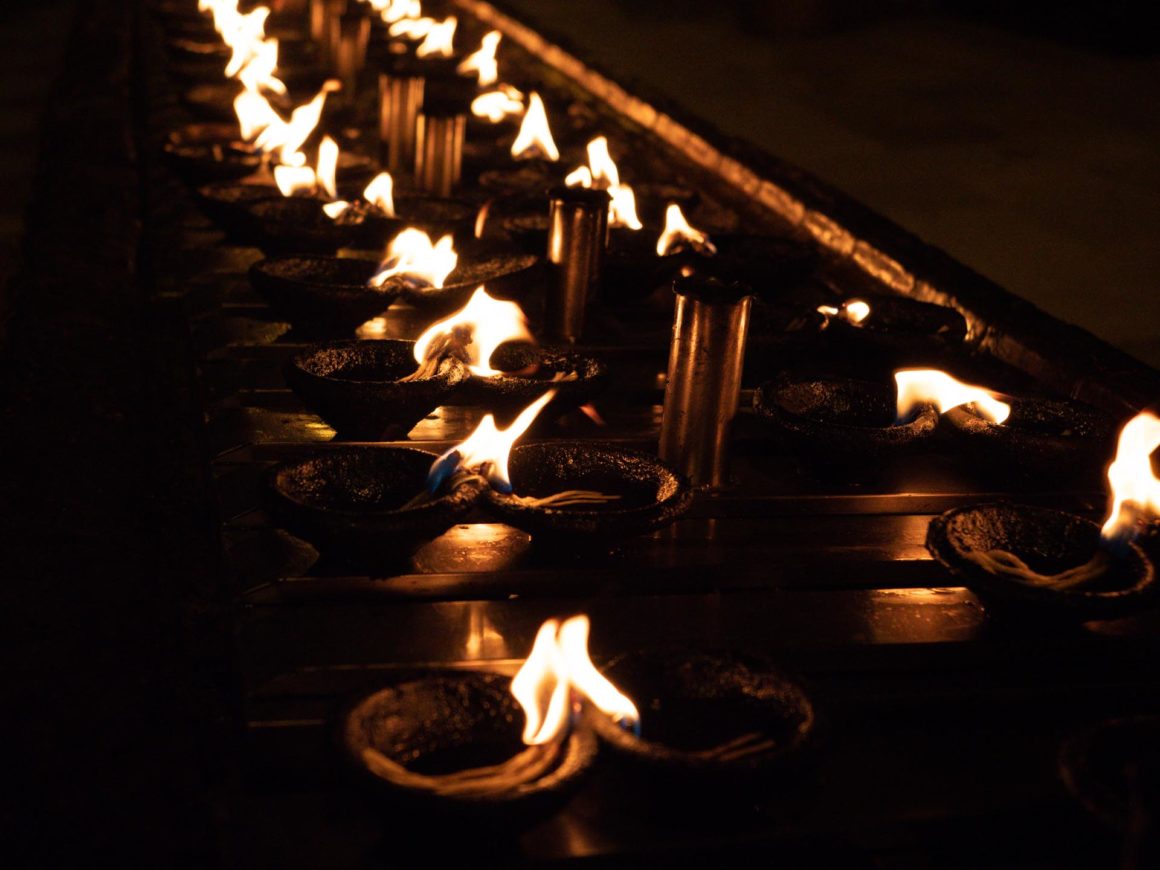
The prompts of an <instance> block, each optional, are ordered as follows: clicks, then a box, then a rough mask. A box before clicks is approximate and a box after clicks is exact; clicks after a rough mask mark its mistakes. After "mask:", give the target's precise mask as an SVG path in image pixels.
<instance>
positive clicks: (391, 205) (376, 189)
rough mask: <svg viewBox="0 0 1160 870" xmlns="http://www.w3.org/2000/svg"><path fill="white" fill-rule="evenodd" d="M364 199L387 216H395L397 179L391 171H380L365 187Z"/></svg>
mask: <svg viewBox="0 0 1160 870" xmlns="http://www.w3.org/2000/svg"><path fill="white" fill-rule="evenodd" d="M363 199H364V200H366V202H367V204H368V205H373V206H374V207H375V208H377V209H378V210H379V211H381V212H382V213H383V214H385V215H386V216H387V217H394V216H395V181H394V179H393V178H391V173H389V172H380V173H379V174H378V175H376V176H375V177H374V178H373V179H371V183H370V184H368V185H367V186H366V187H365V188H364V189H363Z"/></svg>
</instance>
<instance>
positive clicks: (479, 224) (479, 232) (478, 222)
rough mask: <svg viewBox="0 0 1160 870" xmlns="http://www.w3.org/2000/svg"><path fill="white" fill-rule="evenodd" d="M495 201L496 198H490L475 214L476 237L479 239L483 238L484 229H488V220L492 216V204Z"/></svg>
mask: <svg viewBox="0 0 1160 870" xmlns="http://www.w3.org/2000/svg"><path fill="white" fill-rule="evenodd" d="M493 202H495V200H494V199H489V200H488V201H487V202H485V203H484V204H483V205H481V206H480V207H479V211H478V212H477V213H476V215H475V237H476V238H477V239H482V238H483V231H484V230H485V229H487V221H488V218H490V217H491V204H492V203H493Z"/></svg>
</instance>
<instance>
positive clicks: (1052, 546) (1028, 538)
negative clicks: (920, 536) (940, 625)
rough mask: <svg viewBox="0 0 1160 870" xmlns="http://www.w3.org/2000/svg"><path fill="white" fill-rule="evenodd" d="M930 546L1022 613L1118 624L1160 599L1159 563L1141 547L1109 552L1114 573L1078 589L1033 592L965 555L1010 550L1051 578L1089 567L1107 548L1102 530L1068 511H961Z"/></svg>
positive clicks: (984, 507)
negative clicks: (1158, 589) (1158, 595)
mask: <svg viewBox="0 0 1160 870" xmlns="http://www.w3.org/2000/svg"><path fill="white" fill-rule="evenodd" d="M926 547H927V549H928V550H929V551H930V553H931V555H932V556H934V558H935V559H936V560H938V562H940V563H941V564H942V565H943V567H945V568H946V569H947V570H948V571H950V572H951V573H952V574H953V575H954V576H955V577H956V579H958V580H960V581H961V582H963V583H964V584H966V585H967V586H969V587H970V588H971V589H972V590H973V591H975V592H976V593H977V594H978V595H979V596H980V597H981V598H983V599H984V600H985V601H987V602H990V603H992V604H994V605H996V606H999V607H1008V608H1015V609H1017V610H1018V611H1019V612H1021V613H1027V614H1032V615H1035V614H1038V615H1043V616H1062V617H1068V618H1072V619H1080V620H1086V619H1112V618H1115V617H1118V616H1124V615H1127V614H1129V613H1132V612H1133V611H1135V610H1138V609H1139V608H1141V607H1143V606H1146V605H1147V604H1148V603H1149V602H1150V601H1154V600H1155V571H1154V569H1153V566H1152V562H1151V561H1150V560H1149V559H1148V557H1147V556H1146V555H1145V553H1144V551H1143V550H1142V549H1140V547H1139V546H1137V545H1136V544H1134V543H1129V544H1122V545H1118V546H1116V547H1115V548H1110V549H1105V553H1106V556H1107V558H1108V569H1107V573H1106V574H1105V575H1104V576H1103V577H1101V578H1099V579H1097V580H1093V581H1091V582H1090V583H1086V584H1083V585H1082V586H1078V587H1073V588H1071V589H1054V588H1050V587H1043V586H1033V585H1030V584H1028V583H1023V582H1021V581H1019V580H1016V579H1014V578H1011V577H1007V576H1004V575H1000V574H992V573H991V572H990V571H988V570H986V569H985V568H984V567H982V566H981V565H979V564H977V563H976V562H974V561H972V560H971V559H970V558H968V557H967V555H966V554H968V553H971V552H976V553H987V552H990V551H993V550H1003V551H1006V552H1008V553H1013V554H1014V555H1016V556H1018V557H1019V558H1020V559H1022V560H1023V561H1024V562H1025V563H1027V565H1028V566H1029V567H1030V568H1031V569H1032V570H1034V571H1037V572H1039V573H1041V574H1047V575H1051V574H1057V573H1059V572H1061V571H1065V570H1067V569H1070V568H1076V567H1079V566H1081V565H1084V564H1086V563H1087V562H1088V561H1089V560H1090V559H1091V558H1092V557H1093V556H1095V555H1096V554H1097V552H1099V551H1100V550H1101V549H1102V548H1103V547H1102V544H1101V539H1100V527H1099V526H1098V525H1097V524H1096V523H1093V522H1092V521H1091V520H1088V519H1085V518H1083V517H1080V516H1076V515H1075V514H1070V513H1066V512H1064V511H1058V510H1053V509H1050V508H1041V507H1032V506H1030V505H1020V504H1011V503H1009V502H992V503H988V504H979V505H972V506H970V507H964V508H957V509H955V510H952V511H948V512H947V513H945V514H943V515H942V516H940V517H936V518H935V519H933V520H932V521H931V523H930V527H929V528H928V530H927V535H926Z"/></svg>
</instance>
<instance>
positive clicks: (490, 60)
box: [456, 30, 503, 87]
mask: <svg viewBox="0 0 1160 870" xmlns="http://www.w3.org/2000/svg"><path fill="white" fill-rule="evenodd" d="M501 39H503V34H502V33H500V32H499V31H498V30H492V31H490V32H488V33H485V34H484V35H483V39H482V40H480V44H479V49H478V50H477V51H474V52H472V53H471V54H469V55H468V56H467V57H465V58H464V59H463V62H462V63H460V64H459V66H458V67H456V72H458V73H459V74H460V75H470V74H471V73H478V74H479V85H480V87H486V86H487V85H494V84H495V83H496V82H497V81H498V80H499V64H498V63H497V62H496V59H495V51H496V49H497V48H499V42H500V40H501Z"/></svg>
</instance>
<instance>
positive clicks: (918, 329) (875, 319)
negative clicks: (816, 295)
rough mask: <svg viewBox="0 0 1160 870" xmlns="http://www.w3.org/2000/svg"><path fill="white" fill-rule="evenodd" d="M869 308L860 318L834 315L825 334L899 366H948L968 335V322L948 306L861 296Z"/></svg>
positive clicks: (840, 345)
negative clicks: (852, 319)
mask: <svg viewBox="0 0 1160 870" xmlns="http://www.w3.org/2000/svg"><path fill="white" fill-rule="evenodd" d="M854 298H857V299H859V300H861V301H863V302H865V303H867V304H868V305H869V306H870V313H869V314H868V315H867V316H866V318H865V319H863V320H862V321H861V322H859V323H851V322H850V321H849V320H847V319H846V318H845V317H837V316H835V317H831V318H829V323H828V325H827V327H826V333H827V336H828V337H829V338H831V339H832V340H833V342H834V345H835V350H837V351H846V352H849V353H852V354H870V353H873V354H877V355H880V356H883V357H885V358H887V359H888V360H889V361H890V362H891V364H892V365H895V366H920V365H944V366H945V362H946V358H947V356H948V354H952V353H954V352H955V351H957V350H959V349H960V347H961V346H962V343H963V340H964V339H965V338H966V335H967V321H966V320H965V319H964V318H963V316H962V315H961V314H959V312H957V311H955V310H954V309H953V308H947V307H946V306H944V305H934V304H933V303H930V302H920V301H918V300H917V299H908V298H906V297H905V296H886V295H875V294H870V295H860V296H857V297H854Z"/></svg>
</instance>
